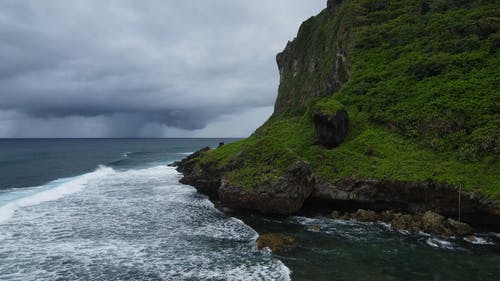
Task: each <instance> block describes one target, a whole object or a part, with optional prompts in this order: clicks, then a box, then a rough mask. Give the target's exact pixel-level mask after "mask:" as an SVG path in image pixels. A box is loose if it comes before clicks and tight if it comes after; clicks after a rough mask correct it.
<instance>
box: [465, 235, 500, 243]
mask: <svg viewBox="0 0 500 281" xmlns="http://www.w3.org/2000/svg"><path fill="white" fill-rule="evenodd" d="M464 240H465V241H467V242H469V243H472V244H474V245H495V243H493V242H491V241H488V240H486V239H485V238H483V237H479V236H467V237H464Z"/></svg>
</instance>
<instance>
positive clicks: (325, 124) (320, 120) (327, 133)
mask: <svg viewBox="0 0 500 281" xmlns="http://www.w3.org/2000/svg"><path fill="white" fill-rule="evenodd" d="M313 122H314V128H315V130H316V136H317V143H318V144H321V145H324V146H326V147H335V146H338V145H340V144H341V143H342V142H344V140H345V138H346V136H347V131H348V128H349V117H348V115H347V111H345V110H344V109H341V110H338V111H337V112H336V113H335V114H332V115H327V114H323V113H315V114H314V120H313Z"/></svg>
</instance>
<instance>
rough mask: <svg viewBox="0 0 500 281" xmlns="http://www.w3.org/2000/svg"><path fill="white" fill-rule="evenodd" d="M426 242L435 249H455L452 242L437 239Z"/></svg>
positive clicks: (429, 239)
mask: <svg viewBox="0 0 500 281" xmlns="http://www.w3.org/2000/svg"><path fill="white" fill-rule="evenodd" d="M425 242H426V243H427V245H429V246H431V247H435V248H441V249H449V250H452V249H455V246H454V245H453V243H451V242H450V241H446V240H443V239H439V238H436V237H431V238H428V239H427V240H426V241H425Z"/></svg>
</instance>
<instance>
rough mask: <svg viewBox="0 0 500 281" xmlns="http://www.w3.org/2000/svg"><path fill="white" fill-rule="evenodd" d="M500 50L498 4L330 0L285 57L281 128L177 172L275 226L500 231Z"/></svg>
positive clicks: (190, 161)
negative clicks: (434, 216) (383, 224)
mask: <svg viewBox="0 0 500 281" xmlns="http://www.w3.org/2000/svg"><path fill="white" fill-rule="evenodd" d="M499 46H500V7H499V5H498V4H497V3H495V1H452V0H403V1H386V0H370V1H368V0H343V1H335V0H329V1H328V3H327V7H326V9H325V10H323V11H322V12H321V13H320V14H318V15H316V16H314V17H312V18H310V19H309V20H307V21H305V22H304V23H303V24H302V25H301V27H300V29H299V32H298V34H297V37H296V38H295V39H294V40H293V41H291V42H288V44H287V46H286V48H285V49H284V51H283V52H281V53H280V54H278V55H277V64H278V68H279V72H280V86H279V90H278V97H277V100H276V104H275V111H274V114H273V115H272V116H271V118H270V119H269V120H268V121H267V122H266V123H265V124H264V125H262V126H261V127H260V128H259V129H257V130H256V132H255V133H254V134H253V135H252V136H250V137H249V138H247V139H245V140H242V141H239V142H236V143H231V144H227V145H224V146H222V147H220V148H217V149H213V150H210V149H204V150H202V151H200V152H198V153H197V154H195V155H193V156H191V157H189V158H187V159H185V160H183V161H181V162H179V163H177V165H178V170H179V171H180V172H183V173H184V178H183V180H182V182H183V183H186V184H190V185H193V186H195V187H196V188H197V189H198V190H199V191H200V192H202V193H204V194H207V195H209V196H210V197H212V198H218V199H219V200H221V201H222V202H223V203H225V204H227V205H229V206H232V207H236V208H244V209H251V210H257V211H260V212H263V213H269V214H292V213H295V212H297V211H299V210H301V209H302V208H303V207H304V206H306V207H316V208H326V209H329V210H343V211H356V210H357V209H361V208H364V209H370V210H374V211H385V210H390V211H397V212H404V213H409V214H424V213H426V212H428V211H433V212H436V213H439V214H441V215H444V216H446V217H450V218H457V217H458V216H461V219H462V220H463V221H466V222H468V223H470V224H472V225H475V226H478V227H487V228H492V229H500V204H499V202H500V173H499V172H498V171H500V161H499V160H500V159H499V154H500V115H499V113H500V109H499V105H500V92H499V91H498V89H499V88H500V86H499V85H500V54H499V52H498V47H499ZM459 198H460V199H459ZM459 200H460V204H459ZM459 214H460V215H459Z"/></svg>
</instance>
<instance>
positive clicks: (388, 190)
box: [307, 176, 500, 231]
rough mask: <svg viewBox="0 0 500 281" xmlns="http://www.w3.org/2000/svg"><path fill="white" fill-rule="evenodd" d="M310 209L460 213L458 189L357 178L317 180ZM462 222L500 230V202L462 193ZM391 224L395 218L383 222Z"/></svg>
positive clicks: (428, 182)
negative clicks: (335, 180) (328, 180)
mask: <svg viewBox="0 0 500 281" xmlns="http://www.w3.org/2000/svg"><path fill="white" fill-rule="evenodd" d="M307 204H308V205H309V206H315V207H318V206H320V207H323V208H335V209H336V210H352V209H359V208H366V209H371V210H392V211H393V212H402V213H408V214H416V213H424V212H426V211H427V210H433V211H434V212H436V213H439V214H442V215H444V216H447V217H455V216H456V215H457V214H458V212H459V210H458V189H457V188H456V187H454V186H452V185H449V184H444V183H437V182H433V181H425V182H399V181H384V180H376V179H360V178H357V177H356V176H352V177H350V178H344V179H342V180H339V181H337V182H335V183H329V182H326V181H324V180H317V181H316V185H315V186H314V191H313V194H312V195H311V197H310V198H309V199H308V200H307ZM460 206H461V208H460V212H461V214H462V221H463V222H466V223H468V224H470V225H472V226H474V227H481V228H488V229H490V230H492V231H500V203H499V202H498V201H495V200H492V199H488V198H485V197H484V196H482V195H480V194H478V193H476V192H471V191H462V192H461V204H460ZM383 220H384V221H390V220H391V219H383Z"/></svg>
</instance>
